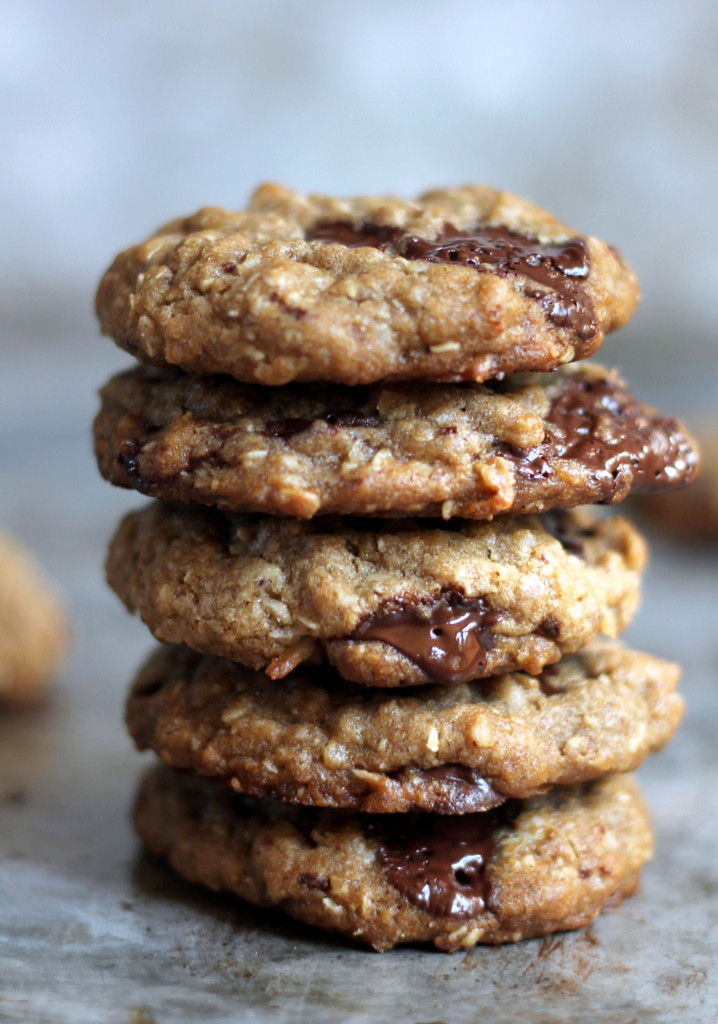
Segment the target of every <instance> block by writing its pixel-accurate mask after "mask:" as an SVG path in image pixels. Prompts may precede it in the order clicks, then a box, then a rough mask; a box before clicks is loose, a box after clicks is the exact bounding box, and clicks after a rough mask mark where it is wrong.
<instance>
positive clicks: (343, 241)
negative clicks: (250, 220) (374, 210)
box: [306, 221, 598, 341]
mask: <svg viewBox="0 0 718 1024" xmlns="http://www.w3.org/2000/svg"><path fill="white" fill-rule="evenodd" d="M400 236H401V229H399V228H393V227H383V228H382V227H378V226H377V225H376V224H362V225H360V226H359V227H354V226H353V225H352V224H351V223H349V222H347V221H325V222H323V223H319V224H317V225H316V226H315V227H314V228H311V229H310V230H309V231H308V232H307V233H306V238H307V240H308V241H320V242H334V243H339V244H340V245H346V246H349V247H351V248H356V247H358V246H362V245H366V246H372V247H374V248H377V249H382V250H385V249H389V248H394V249H395V250H396V252H397V254H398V255H399V256H403V257H404V258H405V259H408V260H427V261H428V262H430V263H453V264H455V265H457V266H465V267H475V268H476V270H478V271H481V272H483V273H492V274H496V275H497V276H500V277H509V276H511V277H518V276H522V277H527V278H528V279H529V280H530V281H534V282H535V283H536V284H538V285H541V288H539V289H534V290H530V291H527V292H526V294H527V295H528V297H529V298H531V299H534V300H535V301H536V302H538V303H539V304H540V305H541V306H542V308H543V310H544V312H545V314H546V316H547V317H548V318H549V319H550V320H552V321H553V322H554V323H555V324H556V326H557V327H570V328H571V330H573V331H575V333H576V334H577V335H578V336H579V338H581V340H582V341H588V340H590V339H591V338H593V337H594V335H595V334H596V331H597V330H598V324H597V323H596V318H595V315H594V311H593V303H592V302H591V300H590V298H589V296H588V295H587V294H586V291H585V289H584V288H583V285H582V281H584V280H585V279H586V278H587V277H588V273H589V269H590V268H589V258H588V249H587V248H586V244H585V242H584V241H583V240H582V239H580V238H571V239H569V240H568V241H567V242H562V243H558V244H544V243H542V242H540V241H539V240H538V238H536V237H535V236H533V235H522V234H519V232H517V231H511V230H510V228H507V227H504V226H501V225H499V226H497V227H485V228H478V229H477V230H476V231H459V230H458V229H457V228H455V227H454V226H453V225H451V224H445V225H444V230H443V232H442V233H441V234H440V235H439V236H438V238H435V239H431V240H430V239H426V238H418V237H411V236H410V237H406V238H401V237H400ZM543 289H549V290H548V291H544V290H543Z"/></svg>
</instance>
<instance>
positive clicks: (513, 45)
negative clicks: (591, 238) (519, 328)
mask: <svg viewBox="0 0 718 1024" xmlns="http://www.w3.org/2000/svg"><path fill="white" fill-rule="evenodd" d="M0 64H1V67H2V100H3V102H2V105H1V107H0V122H1V123H2V128H3V146H2V151H1V153H0V191H1V193H2V197H3V201H2V204H0V226H1V228H2V239H3V245H2V249H1V251H0V261H1V266H0V302H1V303H2V308H3V321H4V324H5V327H4V328H3V332H8V331H11V332H13V333H15V332H17V331H21V332H22V333H23V334H24V335H25V336H26V337H27V343H28V345H32V344H33V342H35V343H38V344H39V341H38V339H42V338H45V339H47V338H49V337H50V335H52V336H53V344H54V345H57V346H59V345H61V344H67V345H69V346H70V348H71V349H72V351H73V352H76V351H78V349H79V348H85V349H86V350H88V351H89V350H90V349H92V348H96V347H97V346H100V345H101V346H108V345H109V344H110V343H109V342H107V341H100V340H99V339H98V338H97V336H96V331H95V327H94V324H93V321H92V318H91V300H92V294H93V290H94V287H95V284H96V281H97V278H98V276H99V274H100V273H101V271H102V270H103V269H104V267H105V266H106V264H107V263H108V262H109V260H110V259H111V257H112V256H113V254H114V252H115V251H116V250H117V249H119V248H121V247H124V246H125V245H127V244H130V243H132V242H134V241H137V240H139V239H140V238H141V237H143V236H145V235H146V234H148V233H149V232H150V231H151V230H152V229H154V228H155V227H156V226H158V225H159V224H160V223H162V222H163V221H164V220H167V219H169V218H170V217H174V216H176V215H179V214H182V213H189V212H191V211H193V210H194V209H196V208H197V207H199V206H200V205H204V204H209V203H211V204H218V205H226V206H230V207H232V206H237V205H242V204H243V203H244V201H245V199H246V196H247V194H248V193H249V191H250V190H251V189H252V188H253V186H254V185H255V184H256V183H257V182H259V181H262V180H267V179H269V180H275V181H279V182H282V183H284V184H286V185H288V186H290V187H293V188H295V189H297V190H299V191H304V190H307V191H327V192H330V193H337V194H344V195H351V194H356V193H362V192H367V191H368V192H382V191H383V192H394V193H397V194H400V195H403V196H411V195H414V194H415V193H417V192H418V191H420V190H422V189H425V188H427V187H433V186H437V185H445V184H452V183H463V182H486V183H489V184H493V185H495V186H498V187H500V188H505V189H508V190H511V191H514V192H517V193H519V194H521V195H524V196H526V197H528V198H531V199H533V200H534V201H536V202H537V203H539V204H540V205H544V206H546V207H548V208H549V209H550V210H551V211H552V212H555V213H556V214H557V215H558V216H559V217H561V218H562V219H564V220H565V221H566V222H567V223H569V224H571V225H573V226H575V227H576V228H578V229H580V230H581V231H585V232H589V233H592V234H596V235H598V236H600V237H603V238H605V239H607V240H608V241H610V242H611V243H612V244H615V245H616V246H617V247H619V248H620V249H621V250H622V251H623V252H624V253H625V255H626V256H627V257H628V258H629V260H630V261H631V262H632V263H633V265H634V266H635V268H636V269H637V271H638V273H639V276H640V278H641V282H642V286H643V295H644V299H643V304H642V307H641V310H640V313H639V314H638V316H637V318H636V319H635V322H634V323H633V324H632V325H631V326H630V327H629V328H628V330H624V331H623V332H622V333H621V334H620V335H619V336H618V338H616V339H612V340H611V341H610V342H609V346H608V347H607V349H606V352H605V358H607V359H609V360H610V361H613V362H618V363H620V365H621V366H622V367H623V368H624V370H625V372H626V373H627V374H628V376H629V378H630V380H631V382H632V383H634V384H637V385H639V387H640V386H641V385H643V383H644V382H645V385H646V386H644V387H643V389H642V390H643V394H644V395H645V396H646V397H653V398H654V399H658V398H660V399H661V400H663V399H664V396H670V393H671V392H670V389H669V388H667V387H666V382H667V381H668V380H671V381H675V382H676V384H677V386H678V389H679V391H680V392H681V395H680V396H678V398H677V402H678V405H679V406H680V408H679V409H678V411H680V412H685V411H688V410H691V409H693V408H694V407H695V405H696V404H697V405H698V406H701V405H704V404H709V403H710V398H711V396H710V388H709V386H708V385H709V383H711V384H712V382H710V381H709V378H710V376H711V374H710V373H709V372H708V368H709V365H710V367H711V368H712V369H715V368H716V366H717V365H718V359H717V354H718V348H717V342H716V338H715V312H714V311H715V291H716V270H717V268H718V259H717V257H716V253H717V251H718V246H717V244H716V227H715V225H716V222H718V190H717V189H716V176H717V175H716V172H717V171H718V130H717V129H718V123H717V121H718V6H716V4H715V3H713V2H712V0H686V2H682V3H671V4H663V5H659V6H656V5H655V4H653V3H650V2H648V0H623V2H615V0H609V2H604V3H601V4H596V3H590V2H587V0H573V2H569V0H544V2H542V3H541V4H535V3H530V2H528V0H524V2H519V0H504V2H502V3H499V4H497V3H487V2H484V0H445V2H443V3H441V4H437V3H435V2H433V0H431V2H429V0H415V2H406V0H404V2H401V0H399V2H394V3H385V2H383V0H365V2H364V3H362V4H349V3H343V2H331V0H315V2H309V0H306V2H298V3H290V2H288V0H261V2H260V0H250V2H244V3H242V2H240V3H238V2H236V0H209V2H208V3H206V4H196V3H190V2H187V0H156V2H152V3H146V2H139V0H112V2H108V3H101V4H98V3H91V2H90V0H66V2H64V3H62V4H60V3H53V2H41V0H22V2H20V0H16V2H11V0H4V2H3V3H1V4H0ZM61 339H62V340H61ZM0 344H2V342H0ZM70 348H68V352H69V351H70ZM690 382H693V383H692V384H691V383H690ZM689 384H690V386H689ZM674 404H675V403H674Z"/></svg>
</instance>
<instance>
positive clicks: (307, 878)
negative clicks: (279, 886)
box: [297, 871, 331, 892]
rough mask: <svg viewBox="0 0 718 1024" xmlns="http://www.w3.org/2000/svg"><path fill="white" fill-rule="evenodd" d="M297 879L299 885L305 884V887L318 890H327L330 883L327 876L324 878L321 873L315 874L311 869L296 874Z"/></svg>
mask: <svg viewBox="0 0 718 1024" xmlns="http://www.w3.org/2000/svg"><path fill="white" fill-rule="evenodd" d="M297 881H298V882H299V884H300V885H305V886H306V887H307V889H318V890H319V892H328V890H329V886H330V884H331V883H330V881H329V879H328V878H325V877H324V876H323V875H315V874H314V872H313V871H307V872H306V874H303V875H297Z"/></svg>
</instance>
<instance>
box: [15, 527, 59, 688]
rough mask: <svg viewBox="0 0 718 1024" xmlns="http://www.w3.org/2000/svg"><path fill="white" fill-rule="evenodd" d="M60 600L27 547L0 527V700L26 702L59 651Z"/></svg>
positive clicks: (41, 684)
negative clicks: (0, 530)
mask: <svg viewBox="0 0 718 1024" xmlns="http://www.w3.org/2000/svg"><path fill="white" fill-rule="evenodd" d="M66 632H67V627H66V624H65V616H64V614H63V612H62V610H61V608H60V602H59V601H58V599H57V597H56V596H55V594H54V593H53V591H52V588H51V587H50V584H49V583H48V582H47V581H46V580H45V578H44V577H43V575H42V574H41V573H40V570H39V569H38V568H37V566H36V565H35V562H34V560H33V558H32V556H31V554H30V552H29V551H27V549H26V548H25V547H24V546H23V545H22V544H20V543H19V542H18V541H17V540H16V539H15V538H14V537H10V536H9V535H8V534H7V533H2V532H0V703H2V704H16V705H22V704H32V703H34V702H35V701H37V700H38V698H39V697H40V696H41V695H42V694H43V693H44V691H45V689H46V687H47V685H48V683H49V681H50V679H51V678H52V675H53V673H54V672H55V670H56V669H57V667H58V664H59V662H60V660H61V658H62V655H63V653H64V650H65V647H66V643H67V635H66Z"/></svg>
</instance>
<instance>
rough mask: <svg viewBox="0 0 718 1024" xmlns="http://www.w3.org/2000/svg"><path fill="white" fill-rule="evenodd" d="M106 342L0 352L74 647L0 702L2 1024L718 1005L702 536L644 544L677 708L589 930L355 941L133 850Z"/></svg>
mask: <svg viewBox="0 0 718 1024" xmlns="http://www.w3.org/2000/svg"><path fill="white" fill-rule="evenodd" d="M108 348H109V349H110V350H111V346H109V347H106V346H102V347H101V346H99V345H97V344H96V343H93V344H86V345H82V344H79V343H76V342H73V341H71V340H69V339H68V341H67V342H66V343H64V344H61V343H58V342H57V341H56V340H55V339H53V340H52V342H47V343H42V342H38V343H37V345H36V346H35V348H34V350H33V358H32V359H28V357H27V351H26V346H25V345H23V344H22V343H21V341H20V340H18V341H17V342H15V343H13V341H12V339H10V343H9V344H8V346H7V349H6V352H5V353H4V357H3V358H4V376H3V379H2V382H1V383H0V464H1V465H2V488H1V490H0V522H2V523H4V524H5V525H6V526H8V527H10V528H12V529H14V530H16V531H17V532H18V533H21V534H22V535H23V536H24V537H25V538H26V539H27V540H28V541H29V542H30V543H31V544H33V546H34V547H35V548H36V550H37V551H38V552H39V554H40V556H41V557H42V559H43V561H44V563H45V565H46V567H47V569H48V570H49V571H50V572H51V573H52V574H53V575H54V577H55V578H56V579H57V580H58V581H59V582H60V584H61V586H62V588H63V590H64V592H65V594H66V597H67V600H68V604H69V605H70V607H71V611H72V617H73V628H74V647H73V653H72V656H71V659H70V661H69V663H68V665H67V667H66V669H65V671H64V673H63V675H62V677H61V679H60V682H59V685H58V687H57V691H56V694H55V697H54V699H53V700H52V702H51V703H50V705H49V706H48V707H47V708H46V709H45V710H43V711H42V712H40V713H36V714H25V715H22V716H18V715H15V716H7V715H5V716H0V1021H3V1022H5V1021H7V1022H23V1024H41V1022H42V1024H44V1022H48V1024H50V1022H51V1024H90V1022H95V1021H101V1022H103V1024H150V1022H156V1024H184V1022H187V1024H190V1022H191V1024H194V1022H196V1021H199V1020H202V1021H205V1022H212V1024H219V1022H224V1021H227V1022H230V1021H242V1022H245V1021H246V1022H258V1024H259V1022H268V1021H272V1022H276V1024H284V1022H287V1024H288V1022H292V1024H303V1022H307V1024H310V1022H311V1024H335V1022H336V1024H339V1022H342V1024H344V1022H349V1024H369V1022H371V1024H377V1022H384V1021H386V1022H392V1024H419V1022H437V1021H442V1022H445V1024H468V1022H473V1021H482V1022H483V1024H493V1022H496V1024H498V1022H513V1021H515V1020H517V1019H521V1020H524V1021H526V1022H529V1024H549V1022H552V1024H559V1022H574V1021H576V1020H579V1019H580V1020H590V1021H592V1022H593V1024H604V1022H605V1024H609V1022H610V1024H629V1022H632V1021H636V1022H639V1021H640V1022H641V1024H644V1022H656V1024H658V1022H661V1024H664V1022H665V1024H674V1022H675V1021H676V1020H678V1019H685V1020H690V1021H691V1022H696V1024H698V1022H703V1021H706V1022H707V1021H714V1020H716V1014H717V1008H718V970H717V968H716V954H715V950H716V948H718V898H717V893H718V859H717V858H716V856H715V850H716V847H717V846H718V784H717V783H718V759H717V757H716V739H715V726H714V723H715V721H716V719H717V718H718V672H717V670H716V665H718V611H717V610H716V609H717V608H718V601H717V598H718V585H717V583H716V579H717V578H718V577H717V575H716V570H717V569H718V552H716V551H715V550H714V551H712V552H710V551H696V550H693V551H691V550H687V549H685V548H675V547H671V546H669V545H665V544H656V545H655V546H654V559H653V564H652V567H651V570H650V572H649V575H648V578H647V581H646V588H645V599H644V602H643V607H642V611H641V613H640V615H639V618H638V620H637V623H636V625H635V626H634V627H632V629H631V632H630V639H631V642H632V643H633V645H634V646H636V647H638V648H641V647H643V648H645V649H647V650H652V651H653V652H655V653H657V654H660V655H663V656H666V657H675V658H678V659H680V660H681V661H682V663H683V666H684V683H683V691H684V693H685V695H686V698H687V700H688V712H687V716H686V719H685V722H684V725H683V726H682V728H681V730H680V732H679V734H678V736H677V737H676V739H675V740H674V741H673V743H672V744H671V745H670V746H669V747H668V748H667V749H666V750H665V751H664V752H663V753H662V754H660V755H658V756H656V757H654V758H653V759H652V760H651V761H650V762H649V763H648V764H647V765H646V766H645V768H644V769H643V770H642V772H641V775H642V779H643V783H644V788H645V792H646V794H647V796H648V799H649V801H650V803H651V805H652V808H653V811H654V818H655V827H656V833H657V844H658V849H657V855H656V858H655V860H654V861H653V863H652V864H651V866H650V867H649V869H648V870H647V871H646V872H645V876H644V886H643V891H642V893H641V894H640V895H639V896H638V897H637V898H635V899H633V900H631V901H629V902H627V903H626V904H624V906H623V907H622V908H621V909H620V910H619V911H617V912H616V913H614V914H612V915H608V916H606V917H604V918H601V919H600V920H599V921H597V922H596V923H595V924H594V925H593V926H592V927H591V928H590V929H588V930H587V931H584V932H580V933H577V934H571V935H561V936H557V937H554V938H551V939H547V940H544V941H530V942H525V943H521V944H519V945H516V946H512V947H504V948H497V949H490V948H487V949H476V950H472V951H469V952H466V953H459V954H455V955H453V956H447V955H445V954H440V953H435V952H432V951H426V950H420V949H403V950H396V951H394V952H391V953H387V954H383V955H378V954H372V953H369V952H366V951H364V950H361V949H357V948H354V947H351V946H349V945H348V944H346V943H343V942H341V941H335V940H333V939H331V938H326V937H323V936H321V935H319V934H318V933H316V932H314V931H309V930H307V929H303V928H301V927H299V926H297V925H294V924H292V923H291V922H285V921H284V920H283V919H282V918H281V917H279V916H273V915H262V914H258V913H254V912H252V911H250V910H247V909H245V908H243V907H242V906H240V905H239V904H237V903H235V902H232V901H230V900H227V899H224V898H221V897H217V896H213V895H210V894H205V893H204V892H202V891H200V890H198V889H195V888H193V887H191V886H189V885H187V884H184V883H183V882H181V881H180V880H177V879H175V878H174V877H173V876H172V875H171V874H170V873H169V872H168V871H166V870H164V869H163V868H162V867H160V866H159V865H157V864H155V863H154V862H152V861H151V860H149V859H148V858H146V857H144V856H143V855H141V854H140V853H139V851H138V846H137V843H136V841H135V839H134V838H133V836H132V833H131V831H130V828H129V826H128V821H127V807H128V803H129V801H130V798H131V792H132V788H133V785H134V781H135V778H136V776H137V774H138V772H139V770H140V764H141V759H140V758H139V757H138V756H137V755H136V754H135V753H134V752H133V751H132V749H131V746H130V743H129V740H128V739H127V738H126V736H125V734H124V731H123V728H122V725H121V714H122V710H121V708H122V699H123V691H124V689H125V687H126V684H127V681H128V680H129V678H130V675H131V674H132V672H133V670H134V667H135V666H136V665H137V663H138V661H139V659H140V657H141V656H142V652H143V651H144V650H146V649H147V647H148V646H149V641H148V639H147V634H146V632H145V631H144V629H143V628H142V627H141V626H140V625H139V623H137V622H135V621H134V620H131V619H130V618H129V617H128V616H126V615H125V613H124V612H123V611H122V609H121V608H120V606H119V604H118V602H117V601H116V599H115V598H114V597H113V596H112V595H111V594H110V593H109V592H106V589H105V587H104V585H103V581H102V577H101V569H100V565H101V561H102V555H103V549H104V545H105V542H106V539H107V537H108V536H109V534H110V531H111V530H112V528H113V524H114V522H115V521H116V519H117V517H118V516H119V514H120V512H121V511H122V510H123V509H124V508H127V507H129V506H131V505H134V504H137V499H136V498H134V497H132V496H128V495H124V494H122V493H121V492H117V491H113V490H112V489H111V488H110V487H109V486H107V485H104V484H102V483H101V482H100V481H99V479H98V478H97V475H96V472H95V470H94V467H93V465H92V462H91V458H90V452H89V441H88V439H87V424H88V422H89V419H90V417H91V415H92V412H93V409H94V398H93V396H92V392H93V390H94V388H95V387H96V386H97V385H98V384H99V383H101V382H102V380H103V379H104V378H105V377H106V376H107V374H108V373H109V372H110V369H112V368H114V367H116V366H119V365H123V361H122V358H121V357H120V356H119V355H116V354H114V353H112V352H111V351H108ZM37 394H41V396H42V401H41V402H39V403H38V402H37V401H35V400H34V399H33V396H34V395H37ZM38 406H39V408H38Z"/></svg>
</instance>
